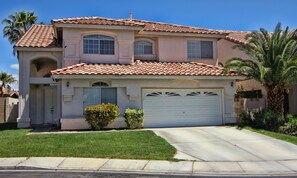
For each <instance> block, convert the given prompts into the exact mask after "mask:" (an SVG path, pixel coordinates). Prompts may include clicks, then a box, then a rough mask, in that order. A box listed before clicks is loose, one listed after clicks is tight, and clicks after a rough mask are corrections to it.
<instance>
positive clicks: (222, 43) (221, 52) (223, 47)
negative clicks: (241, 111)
mask: <svg viewBox="0 0 297 178" xmlns="http://www.w3.org/2000/svg"><path fill="white" fill-rule="evenodd" d="M235 45H236V44H235V43H233V42H230V41H228V40H225V39H221V40H219V41H218V43H217V46H218V62H220V63H222V64H223V65H224V64H225V63H226V62H227V61H228V60H229V59H231V58H233V57H239V58H242V59H248V58H249V57H248V56H247V55H246V54H245V53H243V52H242V51H240V50H238V49H234V48H233V47H234V46H235ZM240 86H243V88H244V90H259V89H261V90H262V94H263V95H264V96H266V91H265V89H264V87H263V86H262V85H261V84H260V83H259V82H257V81H255V80H245V81H237V82H236V87H240Z"/></svg>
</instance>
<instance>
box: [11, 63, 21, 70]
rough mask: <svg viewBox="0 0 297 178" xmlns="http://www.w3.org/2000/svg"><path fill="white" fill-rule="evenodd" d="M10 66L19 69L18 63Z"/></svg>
mask: <svg viewBox="0 0 297 178" xmlns="http://www.w3.org/2000/svg"><path fill="white" fill-rule="evenodd" d="M10 68H12V69H15V70H19V64H11V65H10Z"/></svg>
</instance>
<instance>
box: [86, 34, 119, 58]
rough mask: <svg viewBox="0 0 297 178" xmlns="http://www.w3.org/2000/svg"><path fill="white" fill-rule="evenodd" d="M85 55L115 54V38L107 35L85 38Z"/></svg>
mask: <svg viewBox="0 0 297 178" xmlns="http://www.w3.org/2000/svg"><path fill="white" fill-rule="evenodd" d="M83 48H84V49H83V51H84V54H104V55H113V54H114V37H111V36H106V35H87V36H84V37H83Z"/></svg>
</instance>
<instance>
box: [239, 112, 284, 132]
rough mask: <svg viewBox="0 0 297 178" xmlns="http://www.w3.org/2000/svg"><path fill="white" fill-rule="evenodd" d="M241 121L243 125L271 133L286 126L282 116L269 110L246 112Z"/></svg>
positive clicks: (240, 117) (241, 115)
mask: <svg viewBox="0 0 297 178" xmlns="http://www.w3.org/2000/svg"><path fill="white" fill-rule="evenodd" d="M239 119H240V121H241V123H242V124H243V125H248V126H251V127H255V128H259V129H266V130H271V131H278V130H279V128H280V126H282V125H284V119H282V118H281V116H280V114H278V113H277V112H274V111H269V110H261V111H256V112H244V113H241V114H240V116H239Z"/></svg>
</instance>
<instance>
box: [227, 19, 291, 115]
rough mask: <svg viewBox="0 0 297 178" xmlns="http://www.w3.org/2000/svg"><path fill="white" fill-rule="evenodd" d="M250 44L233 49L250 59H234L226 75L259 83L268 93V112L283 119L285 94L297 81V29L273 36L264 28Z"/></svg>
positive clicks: (279, 31)
mask: <svg viewBox="0 0 297 178" xmlns="http://www.w3.org/2000/svg"><path fill="white" fill-rule="evenodd" d="M246 40H247V42H248V43H247V44H239V45H236V46H234V48H237V49H239V50H241V51H242V52H244V53H245V54H247V55H248V56H249V59H241V58H232V59H230V60H228V61H227V63H226V65H225V70H226V71H230V70H233V71H236V72H238V73H239V74H243V75H247V76H249V77H250V78H252V79H255V80H256V81H258V82H260V83H261V84H262V85H263V86H264V87H265V90H266V92H267V102H268V109H269V110H272V111H276V112H279V113H280V114H281V115H282V116H283V115H284V92H285V91H287V90H288V87H289V85H290V84H292V83H294V82H296V81H297V41H296V40H297V29H294V30H289V28H288V27H286V29H285V30H282V29H281V23H278V24H277V25H276V27H275V30H274V32H273V33H269V32H267V30H265V29H263V28H261V29H260V30H259V31H255V32H252V33H250V34H248V35H247V36H246Z"/></svg>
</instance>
